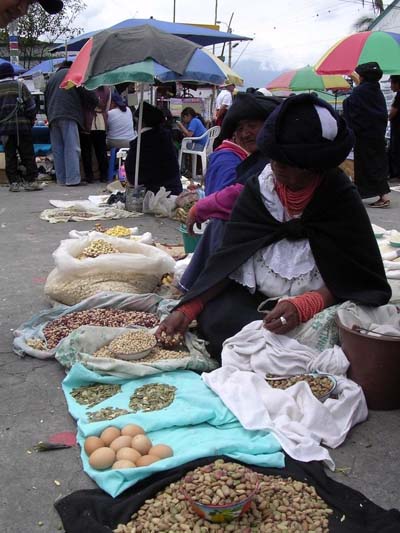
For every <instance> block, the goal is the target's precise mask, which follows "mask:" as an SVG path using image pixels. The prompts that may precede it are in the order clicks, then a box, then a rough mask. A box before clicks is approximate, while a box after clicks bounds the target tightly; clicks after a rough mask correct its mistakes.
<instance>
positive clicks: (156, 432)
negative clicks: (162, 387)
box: [63, 364, 285, 497]
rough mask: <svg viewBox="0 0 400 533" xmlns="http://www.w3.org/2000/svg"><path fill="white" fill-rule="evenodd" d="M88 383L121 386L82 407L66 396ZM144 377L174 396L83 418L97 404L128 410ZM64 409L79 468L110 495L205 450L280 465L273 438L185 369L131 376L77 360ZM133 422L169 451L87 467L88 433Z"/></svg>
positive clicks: (278, 448) (67, 381) (278, 449)
mask: <svg viewBox="0 0 400 533" xmlns="http://www.w3.org/2000/svg"><path fill="white" fill-rule="evenodd" d="M91 383H114V384H115V383H119V384H120V385H121V386H122V391H121V392H120V393H119V394H117V395H115V396H113V397H111V398H108V399H107V400H104V401H103V402H102V403H99V404H97V405H96V406H95V407H92V408H89V409H86V408H85V406H82V405H79V404H78V403H77V402H76V401H75V400H74V399H73V397H72V396H71V394H70V392H71V391H72V389H73V388H75V387H79V386H82V385H88V384H91ZM149 383H165V384H169V385H174V386H175V387H176V388H177V391H176V395H175V400H174V402H173V403H172V404H171V405H170V406H169V407H167V408H165V409H162V410H160V411H153V412H146V413H143V412H142V413H141V412H138V413H130V414H128V415H124V416H121V417H118V418H116V419H115V420H111V421H104V422H93V423H88V420H87V416H86V413H87V411H97V410H99V409H102V408H103V407H111V406H112V407H118V408H124V409H128V410H129V399H130V397H131V395H132V394H133V392H134V391H135V389H137V388H138V387H141V386H142V385H145V384H149ZM63 390H64V394H65V397H66V399H67V404H68V409H69V412H70V413H71V415H72V416H73V417H74V418H75V419H76V420H77V425H78V436H77V438H78V442H79V444H80V446H81V458H82V463H83V468H84V470H85V472H86V473H87V474H88V475H89V476H90V477H91V478H92V479H93V480H94V481H95V482H96V483H97V484H98V485H99V486H100V487H101V488H102V489H103V490H105V491H106V492H108V494H110V495H111V496H113V497H115V496H118V494H120V493H121V492H123V491H124V490H126V489H127V488H129V487H131V486H132V485H134V484H135V483H137V482H138V481H139V480H141V479H143V478H145V477H148V476H150V475H151V474H153V473H155V472H160V471H164V470H168V469H170V468H173V467H176V466H179V465H181V464H184V463H186V462H188V461H192V460H194V459H198V458H201V457H206V456H209V455H219V454H221V455H222V454H224V455H228V456H230V457H233V458H235V459H238V460H241V461H243V462H246V463H248V464H256V465H259V466H269V467H276V468H282V467H284V464H285V463H284V455H283V453H282V451H281V446H280V444H279V443H278V441H277V440H276V438H275V437H274V436H273V435H272V434H271V433H268V432H264V431H247V430H245V429H244V428H242V426H241V425H240V423H239V421H238V420H237V419H236V418H235V416H234V415H233V414H232V413H231V412H230V411H229V410H228V409H227V408H226V407H225V405H224V404H223V403H222V402H221V400H220V399H219V398H218V396H216V395H215V394H214V393H213V392H212V391H211V390H210V389H209V388H208V387H207V386H206V385H205V383H204V382H203V381H202V379H201V378H200V376H199V375H198V374H196V373H194V372H191V371H188V370H181V371H175V372H165V373H162V374H157V375H155V376H150V377H145V378H142V379H135V380H122V379H120V378H116V377H111V376H101V375H99V374H97V373H95V372H92V371H90V370H88V369H87V368H85V367H84V366H83V365H81V364H76V365H74V366H73V367H72V369H71V371H70V372H69V374H68V376H67V377H66V378H65V380H64V382H63ZM129 423H133V424H139V425H140V426H142V427H143V428H144V430H145V431H146V433H147V434H148V436H149V438H150V440H151V441H152V442H153V444H168V445H169V446H171V448H172V449H173V450H174V456H173V457H171V458H169V459H164V460H162V461H159V462H157V463H154V464H152V465H150V466H147V467H138V468H132V469H125V470H111V469H110V470H105V471H98V470H94V469H93V468H91V466H90V465H89V462H88V457H87V455H86V453H85V452H84V450H83V443H84V440H85V438H86V437H88V436H89V435H100V433H101V432H102V431H103V429H105V428H106V427H108V426H111V425H114V426H117V427H119V428H121V427H123V426H125V425H126V424H129Z"/></svg>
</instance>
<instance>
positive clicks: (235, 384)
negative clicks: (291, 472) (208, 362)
mask: <svg viewBox="0 0 400 533" xmlns="http://www.w3.org/2000/svg"><path fill="white" fill-rule="evenodd" d="M348 366H349V362H348V361H347V358H346V356H345V355H344V353H343V351H342V350H341V349H340V348H339V347H338V346H335V347H334V348H331V349H327V350H324V351H323V352H318V351H316V350H313V349H311V348H309V347H307V346H305V345H302V344H300V343H298V342H297V341H296V340H295V339H291V338H289V337H286V336H284V335H275V334H273V333H271V332H269V331H268V330H266V329H265V328H264V327H263V323H262V321H255V322H251V323H250V324H248V325H247V326H246V327H244V328H243V329H242V330H241V331H240V332H239V333H237V334H236V335H235V336H234V337H231V338H230V339H227V340H226V341H225V342H224V345H223V350H222V367H221V368H219V369H217V370H214V371H213V372H211V373H208V374H206V373H203V374H202V378H203V380H204V382H205V383H206V384H207V385H208V386H209V387H210V388H211V389H212V390H213V391H214V392H215V393H216V394H218V396H219V397H220V398H221V400H222V401H223V402H224V403H225V405H226V406H227V407H228V408H229V409H230V410H231V411H232V412H233V413H234V415H235V416H236V417H237V418H238V419H239V421H240V423H241V424H242V426H243V427H244V428H246V429H249V430H264V431H272V432H273V433H274V434H275V436H276V437H277V439H278V440H279V442H280V443H281V445H282V447H283V449H284V450H285V451H286V452H287V453H288V454H289V455H290V456H291V457H293V458H294V459H297V460H299V461H306V462H308V461H313V460H317V461H325V462H326V464H327V465H328V466H329V468H332V469H333V468H334V462H333V460H332V458H331V457H330V455H329V452H328V450H327V449H325V448H324V447H323V446H322V445H326V446H329V447H331V448H336V447H337V446H339V445H340V444H341V443H342V442H343V441H344V440H345V438H346V435H347V433H348V432H349V430H350V429H351V428H352V427H353V426H354V425H355V424H358V423H360V422H363V421H364V420H366V418H367V416H368V409H367V404H366V401H365V397H364V393H363V391H362V389H361V387H359V386H358V385H357V384H356V383H354V382H353V381H350V380H349V379H347V378H346V377H345V373H346V370H347V368H348ZM310 371H318V372H323V373H330V374H334V375H335V376H336V380H337V387H336V391H335V394H337V399H333V398H329V399H328V400H326V401H325V402H324V403H321V402H320V401H319V400H317V399H316V398H315V396H314V395H313V394H312V393H311V390H310V388H309V386H308V385H307V384H306V383H304V382H300V383H297V384H296V385H294V386H292V387H290V388H289V389H286V390H280V389H274V388H272V387H271V386H270V385H268V383H267V382H266V381H265V375H266V374H267V373H271V374H276V375H292V374H299V373H305V372H310Z"/></svg>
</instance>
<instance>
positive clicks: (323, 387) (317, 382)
mask: <svg viewBox="0 0 400 533" xmlns="http://www.w3.org/2000/svg"><path fill="white" fill-rule="evenodd" d="M271 377H272V376H270V375H267V377H266V381H267V383H268V385H271V387H273V388H274V389H287V388H288V387H291V386H292V385H294V384H295V383H298V382H299V381H306V382H307V383H308V384H309V386H310V389H311V392H312V393H313V394H314V396H315V397H316V398H322V397H323V396H326V395H327V394H328V393H329V392H331V389H332V386H333V383H332V381H331V380H330V379H329V378H328V377H326V376H309V375H307V374H299V375H297V376H291V377H289V378H282V379H268V378H271Z"/></svg>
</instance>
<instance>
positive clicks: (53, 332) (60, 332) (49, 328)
mask: <svg viewBox="0 0 400 533" xmlns="http://www.w3.org/2000/svg"><path fill="white" fill-rule="evenodd" d="M158 323H159V319H158V317H157V315H155V314H153V313H146V312H144V311H124V310H123V309H87V310H85V311H75V312H74V313H68V314H67V315H64V316H62V317H60V318H57V319H56V320H52V321H51V322H49V323H48V324H46V326H45V327H44V328H43V334H44V336H45V337H46V341H47V347H48V348H49V349H51V348H55V347H56V346H57V345H58V343H59V342H60V341H61V340H62V339H64V337H67V336H68V335H69V334H70V333H71V331H73V330H74V329H77V328H79V326H103V327H115V328H120V327H128V326H133V325H134V326H143V327H145V328H153V327H154V326H156V325H157V324H158Z"/></svg>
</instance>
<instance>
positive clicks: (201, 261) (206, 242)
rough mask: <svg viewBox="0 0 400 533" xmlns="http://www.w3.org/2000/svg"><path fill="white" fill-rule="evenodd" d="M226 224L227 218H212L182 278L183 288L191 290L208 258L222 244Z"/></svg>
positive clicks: (181, 284)
mask: <svg viewBox="0 0 400 533" xmlns="http://www.w3.org/2000/svg"><path fill="white" fill-rule="evenodd" d="M225 225H226V222H225V220H220V219H217V218H212V219H210V221H209V223H208V224H207V226H206V229H205V230H204V233H203V235H202V237H201V239H200V241H199V243H198V244H197V247H196V250H195V252H194V254H193V257H192V260H191V261H190V264H189V266H188V267H187V269H186V270H185V272H184V273H183V276H182V278H181V280H180V286H181V288H182V289H183V290H185V291H189V290H190V289H191V288H192V286H193V283H194V282H195V281H196V279H197V278H198V277H199V274H200V272H201V271H202V270H203V268H204V267H205V264H206V263H207V259H208V258H209V257H210V255H211V254H212V253H214V252H215V251H216V250H218V248H219V247H220V246H221V244H222V237H223V235H224V231H225Z"/></svg>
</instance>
